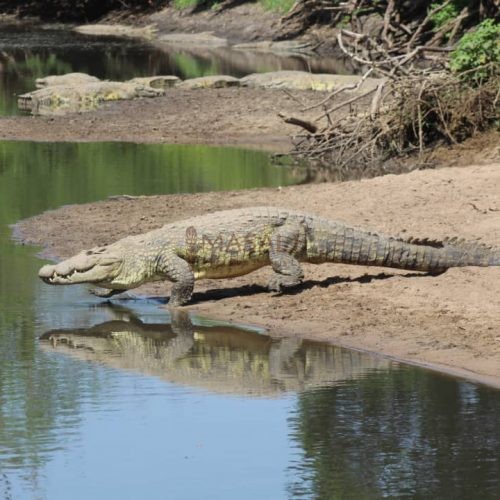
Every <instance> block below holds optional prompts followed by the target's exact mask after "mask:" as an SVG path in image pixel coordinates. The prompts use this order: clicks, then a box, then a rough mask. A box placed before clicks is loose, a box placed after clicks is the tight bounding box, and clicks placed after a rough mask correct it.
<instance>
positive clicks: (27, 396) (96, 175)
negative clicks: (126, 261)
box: [0, 142, 500, 500]
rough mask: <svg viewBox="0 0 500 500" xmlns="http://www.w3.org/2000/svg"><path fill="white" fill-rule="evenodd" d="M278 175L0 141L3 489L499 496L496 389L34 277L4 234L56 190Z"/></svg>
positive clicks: (15, 494)
mask: <svg viewBox="0 0 500 500" xmlns="http://www.w3.org/2000/svg"><path fill="white" fill-rule="evenodd" d="M139 160H140V161H139ZM229 166H230V167H231V168H229ZM290 182H294V179H292V178H290V177H289V174H288V173H287V171H285V170H284V169H281V170H280V169H276V168H275V167H272V166H271V165H269V164H268V163H267V156H266V155H263V154H260V153H256V152H248V151H240V150H225V149H220V148H219V149H211V148H202V147H193V148H187V147H179V146H172V147H168V146H137V145H131V144H119V143H118V144H59V145H51V144H33V143H12V142H4V143H0V203H1V210H0V498H6V499H16V500H17V499H50V500H57V499H61V500H63V499H64V500H66V499H68V498H71V499H82V500H84V499H85V500H86V499H89V498H96V499H97V498H99V499H100V498H103V499H104V498H105V499H137V498H147V499H165V498H168V499H170V498H171V499H193V498H204V499H226V498H227V499H234V498H238V499H246V498H248V499H255V498H269V499H280V498H290V499H294V498H308V499H313V498H314V499H317V498H320V499H323V498H324V499H331V498H353V499H360V498H381V497H392V498H401V497H411V498H498V491H499V487H500V485H499V478H500V459H499V451H500V419H499V418H498V415H499V414H500V392H499V391H495V390H492V389H489V388H486V387H482V386H478V385H475V384H472V383H468V382H464V381H459V380H455V379H453V378H450V377H445V376H441V375H437V374H434V373H431V372H428V371H425V370H421V369H417V368H412V367H408V366H405V365H399V364H397V363H394V362H390V361H388V360H385V359H381V358H374V357H370V356H367V355H363V354H360V353H357V352H352V351H348V350H343V349H339V348H336V347H333V346H329V345H325V344H321V343H314V342H307V341H298V340H296V339H287V338H285V339H272V338H270V337H268V336H266V335H264V334H263V333H261V332H256V331H252V330H239V331H236V330H234V329H230V328H228V327H226V326H223V325H222V326H221V325H214V324H212V323H210V322H208V321H206V320H203V319H200V318H190V317H186V316H182V315H177V316H175V317H174V318H172V325H170V324H169V323H170V321H171V318H170V317H169V315H168V314H167V313H166V312H165V310H164V309H162V308H161V307H160V305H159V304H158V303H157V302H154V301H151V300H117V301H114V302H113V305H106V304H102V303H100V302H99V300H98V299H96V298H95V297H92V296H90V295H89V294H88V293H86V290H85V287H68V288H64V287H61V288H56V287H47V286H46V285H44V284H43V283H42V282H40V281H39V280H38V279H37V278H36V271H37V269H38V267H39V266H40V264H41V261H40V260H39V259H37V258H36V257H35V249H32V248H29V247H24V246H20V245H15V244H13V243H12V242H11V240H10V236H11V231H10V229H9V227H8V226H9V224H12V223H14V222H15V221H17V220H18V219H20V218H23V217H27V216H29V215H32V214H35V213H38V212H40V211H42V210H45V209H48V208H53V207H56V206H59V205H62V204H65V203H73V202H85V201H90V200H96V199H102V198H105V197H106V196H109V195H116V194H123V193H128V194H153V193H167V192H187V191H203V190H206V189H232V188H235V187H251V186H257V185H263V184H267V185H277V184H287V183H290ZM89 230H91V229H90V228H89ZM68 237H71V235H68ZM304 334H305V335H307V332H304ZM38 337H41V340H38Z"/></svg>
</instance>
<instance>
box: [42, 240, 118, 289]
mask: <svg viewBox="0 0 500 500" xmlns="http://www.w3.org/2000/svg"><path fill="white" fill-rule="evenodd" d="M121 263H122V259H121V258H120V257H118V256H117V255H113V254H109V253H108V252H106V251H105V249H93V250H87V251H84V252H80V253H79V254H77V255H75V256H73V257H71V258H69V259H67V260H64V261H62V262H59V264H55V265H52V264H47V265H45V266H43V267H42V268H41V269H40V271H39V272H38V276H39V277H40V279H42V280H43V281H44V282H45V283H48V284H49V285H75V284H78V283H99V284H101V286H105V284H107V283H108V284H110V283H111V282H112V281H113V280H114V279H115V278H116V277H117V275H118V274H119V272H120V268H121Z"/></svg>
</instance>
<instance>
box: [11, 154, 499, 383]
mask: <svg viewBox="0 0 500 500" xmlns="http://www.w3.org/2000/svg"><path fill="white" fill-rule="evenodd" d="M499 192H500V163H491V164H489V165H481V166H479V165H476V166H470V167H468V168H446V169H440V170H435V171H432V170H427V171H417V172H413V173H411V174H404V175H398V176H395V175H387V176H384V177H378V178H375V179H370V180H362V181H352V182H345V183H340V184H319V185H305V186H294V187H288V188H282V189H259V190H248V191H236V192H227V193H226V192H224V193H204V194H192V195H167V196H152V197H139V198H128V197H122V198H120V197H118V198H114V199H112V200H105V201H102V202H98V203H91V204H86V205H72V206H66V207H62V208H59V209H57V210H54V211H50V212H45V213H43V214H40V215H38V216H35V217H33V218H31V219H28V220H25V221H22V222H21V223H20V224H18V226H17V229H16V235H17V237H19V238H21V239H22V240H23V242H25V243H30V244H35V245H39V246H42V247H43V248H44V249H45V252H46V253H47V254H50V255H52V256H54V257H57V258H64V257H67V256H69V255H71V254H72V253H74V252H76V251H79V250H81V249H82V248H87V247H92V246H94V245H98V244H104V243H109V242H111V241H114V240H116V239H118V238H121V237H123V236H125V235H127V234H137V233H141V232H145V231H148V230H151V229H153V228H156V227H159V226H161V225H163V224H165V223H167V222H169V221H173V220H178V219H182V218H186V217H189V216H192V215H198V214H202V213H207V212H213V211H216V210H220V209H228V208H236V207H243V206H252V205H278V206H283V207H289V208H293V209H298V210H306V211H308V212H312V213H316V214H319V215H322V216H326V217H330V218H337V219H342V220H345V221H348V222H350V223H352V224H354V225H358V226H364V227H372V228H376V229H378V230H380V231H383V232H385V233H388V234H395V235H403V234H404V235H416V236H427V237H430V238H442V237H445V236H456V235H458V236H461V237H466V238H468V239H475V238H480V240H481V241H483V242H485V243H488V244H492V245H495V246H497V247H500V204H499V203H500V199H499V197H498V193H499ZM305 271H306V279H305V283H304V285H303V286H302V287H301V288H300V289H299V290H297V291H296V292H294V293H292V294H287V295H282V296H271V295H269V294H268V293H267V292H266V289H265V284H266V282H267V279H268V277H269V269H263V270H260V271H257V272H255V273H252V274H250V275H247V276H243V277H240V278H234V279H231V280H229V279H228V280H205V281H200V282H198V283H197V286H196V289H195V290H196V293H195V296H194V303H193V304H192V305H190V306H189V307H188V308H189V309H190V310H192V311H193V312H196V313H199V314H201V315H206V316H210V317H213V318H217V319H222V320H226V321H231V322H235V323H246V324H253V325H257V326H260V327H264V328H265V329H267V330H268V331H269V332H271V333H272V334H275V335H283V334H286V335H297V336H301V337H304V338H308V339H317V340H326V341H330V342H333V343H335V344H338V345H343V346H346V347H353V348H356V349H361V350H366V351H371V352H376V353H381V354H384V355H388V356H391V357H394V358H396V359H400V360H403V361H408V362H411V363H416V364H423V365H425V366H431V367H434V368H437V369H441V370H444V371H447V372H449V373H452V374H455V375H458V376H462V377H465V378H469V379H474V380H477V381H482V382H485V383H488V384H490V385H494V386H499V387H500V314H499V311H500V279H499V278H500V268H473V267H469V268H461V269H451V270H449V271H448V272H446V273H444V274H442V275H440V276H428V275H425V274H420V273H414V272H406V271H396V270H390V269H382V268H367V267H361V266H340V265H330V264H327V265H323V266H312V265H306V266H305ZM168 287H169V285H168V284H167V283H161V284H152V285H147V286H144V287H141V288H139V289H137V290H134V293H137V294H139V295H154V296H161V297H165V298H167V297H168Z"/></svg>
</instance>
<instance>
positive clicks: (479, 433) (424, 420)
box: [288, 368, 500, 499]
mask: <svg viewBox="0 0 500 500" xmlns="http://www.w3.org/2000/svg"><path fill="white" fill-rule="evenodd" d="M499 412H500V393H499V392H498V391H492V390H489V389H487V388H483V387H477V386H474V385H472V384H469V383H465V382H458V381H454V380H452V379H449V378H447V377H443V376H438V375H436V374H434V373H431V372H427V371H423V370H418V369H412V368H405V369H399V370H393V371H384V372H375V373H372V374H371V375H370V377H368V378H360V379H355V380H352V381H350V382H349V383H348V384H342V385H339V386H337V387H333V388H324V389H319V390H315V391H309V392H305V393H302V394H300V395H299V399H298V405H297V410H296V413H295V414H294V415H293V416H292V417H291V418H290V420H289V421H290V425H291V438H292V439H293V440H294V441H295V442H296V443H297V444H298V445H299V446H300V448H302V450H303V451H302V455H301V456H299V457H298V458H297V460H296V461H295V463H294V464H293V465H292V466H291V467H290V468H289V473H290V476H291V477H292V478H293V479H291V480H290V483H289V487H288V490H289V494H290V497H292V498H300V497H307V498H325V499H326V498H328V499H330V498H356V499H358V498H381V497H386V496H388V497H391V498H400V497H403V496H410V497H412V498H415V497H418V498H494V497H495V494H497V493H498V488H499V481H500V457H499V455H498V451H499V450H500V419H499V418H498V415H499Z"/></svg>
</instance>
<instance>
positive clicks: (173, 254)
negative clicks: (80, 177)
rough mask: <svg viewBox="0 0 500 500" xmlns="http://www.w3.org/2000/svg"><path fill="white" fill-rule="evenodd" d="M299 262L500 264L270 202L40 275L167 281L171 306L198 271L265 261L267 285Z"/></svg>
mask: <svg viewBox="0 0 500 500" xmlns="http://www.w3.org/2000/svg"><path fill="white" fill-rule="evenodd" d="M300 262H310V263H313V264H322V263H325V262H337V263H343V264H359V265H365V266H382V267H392V268H400V269H409V270H410V269H411V270H416V271H425V272H430V273H440V272H443V271H445V270H446V269H448V268H450V267H460V266H499V265H500V251H498V250H494V249H491V248H488V247H486V246H484V245H480V244H473V243H465V242H462V241H455V240H444V241H443V242H434V241H432V242H429V241H426V240H413V241H412V240H402V239H398V238H394V237H390V236H384V235H381V234H377V233H374V232H370V231H366V230H363V229H357V228H353V227H350V226H348V225H346V224H345V223H343V222H339V221H331V220H328V219H323V218H321V217H317V216H314V215H308V214H304V213H301V212H294V211H291V210H286V209H281V208H273V207H254V208H247V209H237V210H227V211H223V212H216V213H213V214H209V215H204V216H201V217H193V218H191V219H187V220H183V221H180V222H175V223H172V224H167V225H165V226H163V227H162V228H160V229H156V230H154V231H150V232H149V233H145V234H140V235H137V236H129V237H127V238H123V239H121V240H119V241H117V242H115V243H113V244H111V245H108V246H104V247H96V248H93V249H91V250H87V251H83V252H81V253H79V254H77V255H75V256H74V257H71V258H70V259H67V260H65V261H63V262H61V263H59V264H57V265H46V266H44V267H42V269H40V272H39V276H40V278H41V279H43V280H44V281H45V282H46V283H49V284H52V285H71V284H76V283H94V284H97V285H98V286H100V287H102V288H105V289H107V291H106V292H104V291H98V292H95V293H96V295H99V296H101V297H110V296H112V295H114V294H116V293H121V292H123V291H125V290H129V289H131V288H135V287H137V286H139V285H141V284H142V283H145V282H148V281H154V280H163V279H167V280H170V281H171V282H173V288H172V293H171V297H170V302H169V305H170V306H174V307H175V306H181V305H184V304H186V303H188V302H189V300H190V299H191V295H192V293H193V288H194V282H195V280H196V279H200V278H230V277H233V276H240V275H243V274H247V273H249V272H251V271H254V270H256V269H259V268H260V267H263V266H267V265H271V266H272V268H273V270H274V272H275V273H274V276H273V277H272V279H271V281H270V283H269V289H270V290H272V291H277V292H280V291H282V290H283V289H284V288H289V287H293V286H296V285H299V284H300V283H301V282H302V279H303V277H304V273H303V271H302V268H301V266H300Z"/></svg>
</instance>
